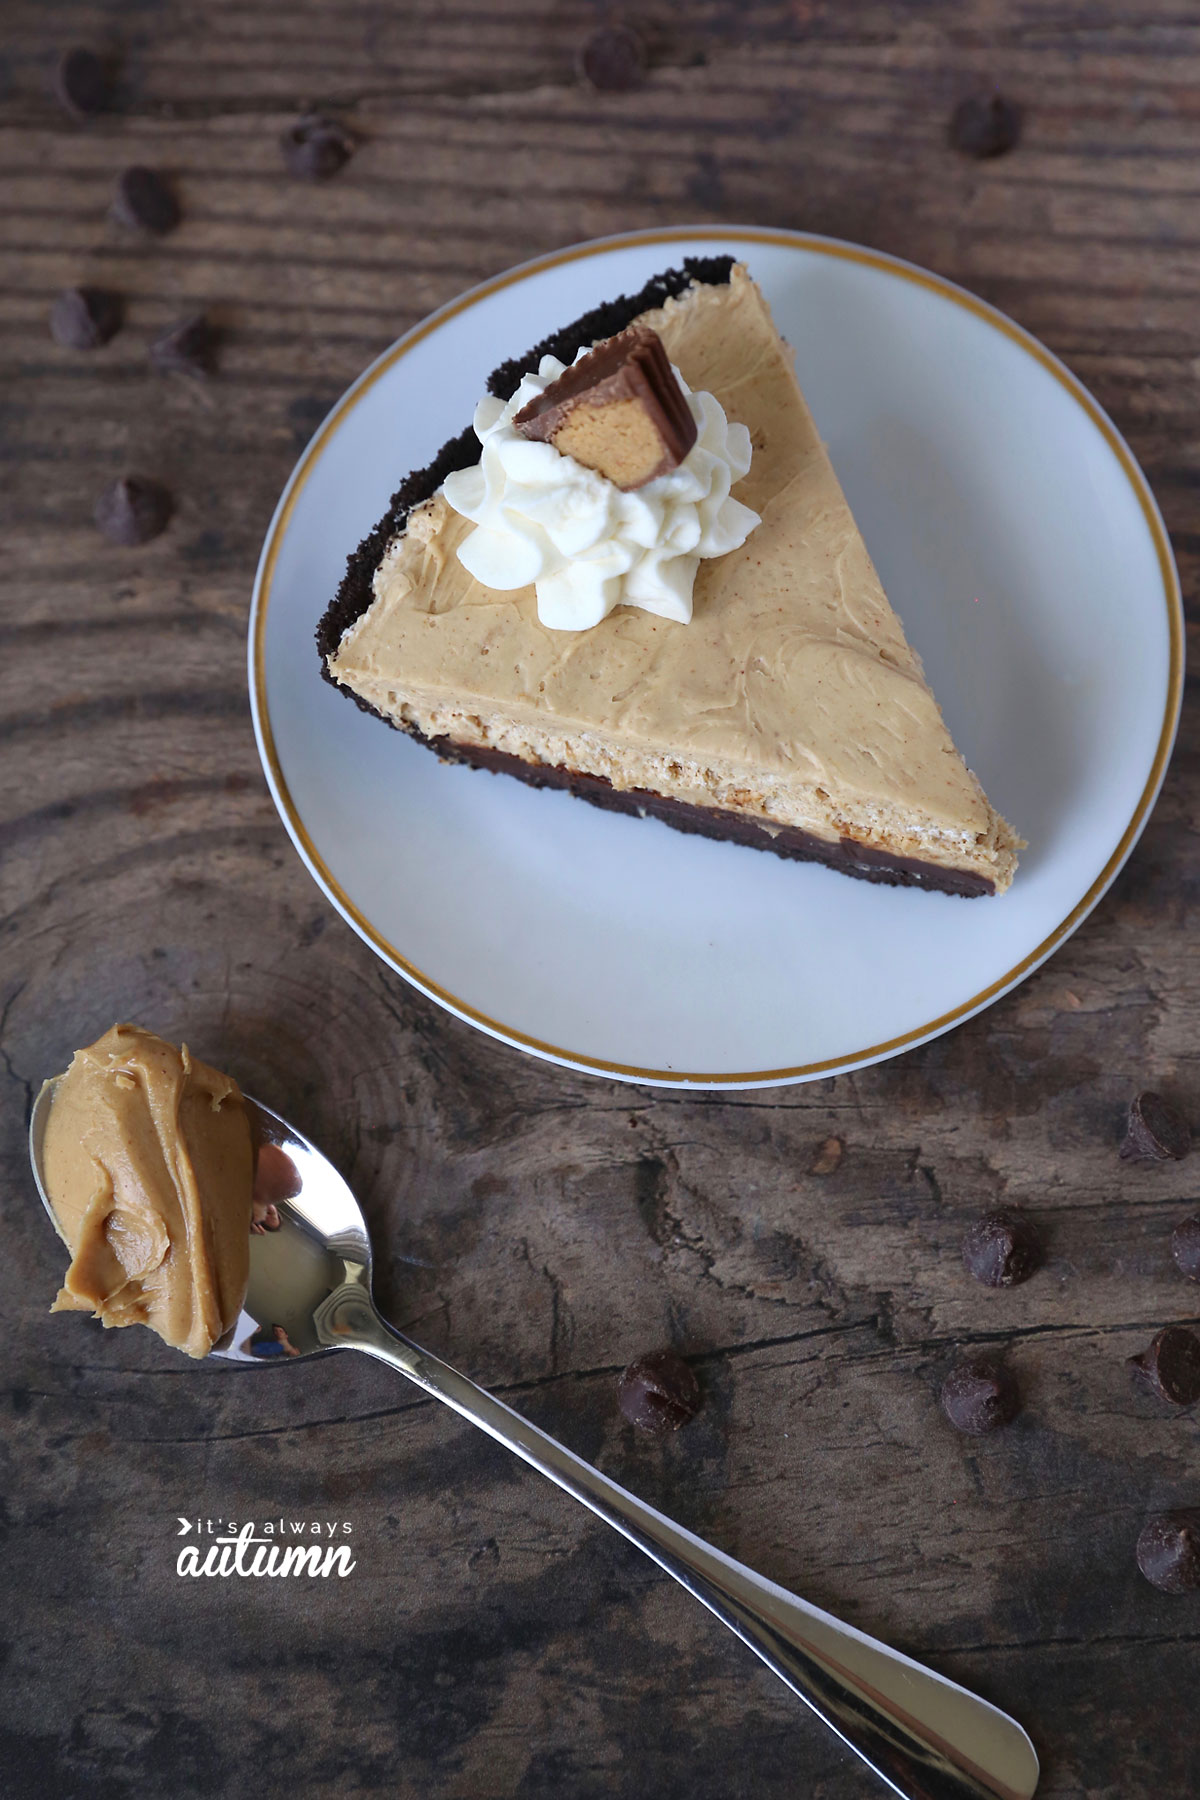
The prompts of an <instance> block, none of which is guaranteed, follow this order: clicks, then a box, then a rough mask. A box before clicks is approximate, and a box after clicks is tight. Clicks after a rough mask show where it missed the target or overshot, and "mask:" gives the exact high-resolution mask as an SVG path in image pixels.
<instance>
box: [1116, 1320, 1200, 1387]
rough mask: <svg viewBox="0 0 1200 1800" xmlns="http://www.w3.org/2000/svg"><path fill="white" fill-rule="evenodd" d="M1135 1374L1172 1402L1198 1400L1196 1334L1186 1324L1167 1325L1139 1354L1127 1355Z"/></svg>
mask: <svg viewBox="0 0 1200 1800" xmlns="http://www.w3.org/2000/svg"><path fill="white" fill-rule="evenodd" d="M1127 1366H1128V1367H1129V1368H1130V1369H1131V1370H1132V1371H1133V1374H1134V1376H1135V1378H1136V1379H1137V1380H1139V1381H1142V1382H1144V1383H1145V1385H1146V1386H1147V1387H1148V1388H1149V1389H1150V1391H1151V1393H1154V1394H1157V1395H1158V1397H1159V1399H1160V1400H1169V1401H1170V1402H1171V1405H1172V1406H1194V1405H1195V1403H1196V1401H1197V1400H1200V1337H1197V1336H1196V1334H1195V1332H1194V1331H1189V1330H1188V1328H1187V1326H1186V1325H1168V1326H1166V1327H1165V1328H1164V1329H1163V1330H1162V1331H1160V1332H1159V1334H1158V1336H1157V1337H1156V1338H1154V1339H1153V1340H1152V1341H1151V1344H1150V1348H1149V1349H1148V1350H1143V1351H1142V1353H1141V1355H1140V1356H1131V1357H1129V1358H1128V1363H1127Z"/></svg>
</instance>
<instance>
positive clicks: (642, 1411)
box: [617, 1350, 700, 1437]
mask: <svg viewBox="0 0 1200 1800" xmlns="http://www.w3.org/2000/svg"><path fill="white" fill-rule="evenodd" d="M617 1397H618V1399H619V1401H620V1406H621V1411H622V1412H623V1413H624V1415H625V1417H626V1418H627V1419H628V1420H629V1423H630V1424H631V1425H636V1426H637V1427H638V1428H639V1430H641V1431H650V1432H653V1433H654V1435H655V1436H656V1437H666V1435H667V1433H668V1432H671V1431H678V1430H679V1427H680V1426H681V1425H686V1424H687V1422H688V1420H689V1419H693V1418H695V1416H696V1414H697V1413H698V1412H699V1410H700V1384H699V1382H698V1381H697V1380H696V1377H695V1376H694V1375H693V1373H692V1371H691V1369H690V1368H689V1367H688V1365H687V1363H685V1362H684V1360H683V1358H682V1356H680V1355H679V1353H678V1351H676V1350H652V1351H651V1352H650V1354H649V1355H648V1356H639V1357H638V1359H637V1361H636V1362H631V1363H630V1365H629V1367H628V1368H627V1369H626V1370H625V1371H624V1373H623V1374H622V1376H621V1379H620V1381H619V1382H618V1384H617Z"/></svg>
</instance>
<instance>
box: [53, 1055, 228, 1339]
mask: <svg viewBox="0 0 1200 1800" xmlns="http://www.w3.org/2000/svg"><path fill="white" fill-rule="evenodd" d="M42 1168H43V1176H44V1180H45V1183H46V1189H47V1195H48V1198H49V1201H50V1205H51V1207H52V1209H53V1212H54V1216H55V1219H56V1220H57V1222H58V1227H59V1231H60V1232H61V1234H62V1236H63V1237H64V1239H65V1240H66V1242H67V1245H68V1247H69V1249H70V1251H71V1264H70V1267H69V1268H68V1270H67V1273H66V1277H65V1279H64V1282H63V1286H62V1288H61V1289H60V1291H59V1294H58V1298H57V1299H56V1300H55V1302H54V1305H53V1306H52V1308H51V1311H52V1312H90V1313H93V1314H94V1315H95V1317H96V1318H98V1319H99V1320H100V1321H101V1323H102V1324H104V1325H149V1327H150V1329H151V1330H152V1331H156V1332H157V1333H158V1334H159V1336H160V1337H161V1338H162V1339H163V1340H164V1342H166V1343H168V1344H171V1345H173V1346H174V1347H175V1348H176V1349H179V1350H186V1352H187V1354H188V1355H189V1356H207V1354H208V1352H209V1351H210V1350H211V1349H212V1347H213V1345H214V1344H215V1343H216V1342H217V1340H218V1339H219V1338H220V1337H221V1336H222V1335H223V1334H224V1333H225V1332H226V1331H227V1330H228V1329H229V1328H230V1326H231V1325H233V1324H234V1322H235V1320H236V1319H237V1316H238V1313H239V1311H240V1309H241V1305H242V1300H243V1298H244V1297H245V1292H246V1282H247V1278H248V1275H249V1268H250V1260H249V1259H250V1216H251V1213H250V1206H251V1194H252V1190H253V1186H254V1146H253V1140H252V1136H251V1131H250V1121H249V1118H248V1116H247V1113H246V1106H245V1102H244V1101H243V1099H242V1095H241V1091H240V1089H239V1088H238V1085H237V1083H236V1082H235V1081H233V1080H232V1079H231V1078H230V1077H229V1076H228V1075H221V1074H219V1073H218V1071H217V1070H216V1069H211V1068H209V1066H208V1064H207V1063H202V1062H199V1061H197V1060H196V1059H195V1058H194V1057H192V1056H191V1055H190V1054H189V1052H188V1049H187V1047H186V1045H185V1046H184V1047H183V1048H182V1049H178V1050H177V1049H176V1048H175V1047H174V1045H173V1044H168V1043H166V1042H165V1041H164V1040H163V1039H162V1038H160V1037H156V1036H155V1035H154V1033H153V1032H150V1031H143V1030H142V1029H141V1028H140V1027H138V1026H136V1025H114V1026H113V1027H112V1029H111V1031H107V1032H105V1034H104V1036H103V1037H102V1038H99V1039H97V1041H96V1042H95V1043H94V1044H91V1045H89V1046H88V1048H87V1049H85V1050H78V1051H76V1053H75V1055H74V1057H73V1058H72V1060H71V1066H70V1068H69V1069H68V1070H67V1072H66V1074H65V1075H63V1076H62V1077H61V1078H60V1079H59V1082H58V1085H57V1088H56V1090H55V1094H54V1100H53V1103H52V1105H51V1107H50V1114H49V1118H48V1120H47V1123H46V1135H45V1141H44V1144H43V1151H42Z"/></svg>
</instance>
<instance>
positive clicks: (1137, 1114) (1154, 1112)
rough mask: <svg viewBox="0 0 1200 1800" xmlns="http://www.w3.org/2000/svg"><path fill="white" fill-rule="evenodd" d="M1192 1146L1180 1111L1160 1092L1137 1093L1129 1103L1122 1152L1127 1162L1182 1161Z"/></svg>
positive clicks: (1187, 1125) (1185, 1122)
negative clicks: (1169, 1103)
mask: <svg viewBox="0 0 1200 1800" xmlns="http://www.w3.org/2000/svg"><path fill="white" fill-rule="evenodd" d="M1191 1147H1192V1132H1191V1127H1190V1126H1189V1124H1188V1122H1187V1120H1186V1119H1185V1118H1184V1116H1183V1114H1182V1113H1181V1112H1179V1111H1177V1110H1176V1108H1175V1107H1173V1106H1169V1105H1168V1104H1167V1102H1166V1101H1165V1100H1164V1099H1163V1097H1162V1095H1161V1094H1150V1093H1146V1094H1137V1095H1135V1096H1134V1098H1133V1099H1132V1100H1131V1101H1130V1103H1129V1122H1128V1124H1127V1125H1126V1127H1125V1141H1124V1142H1123V1144H1122V1145H1121V1155H1122V1156H1123V1157H1124V1158H1125V1160H1126V1162H1131V1161H1133V1162H1166V1161H1167V1160H1168V1159H1171V1160H1173V1161H1175V1162H1182V1160H1183V1158H1184V1157H1185V1156H1186V1155H1187V1153H1188V1151H1189V1150H1190V1149H1191Z"/></svg>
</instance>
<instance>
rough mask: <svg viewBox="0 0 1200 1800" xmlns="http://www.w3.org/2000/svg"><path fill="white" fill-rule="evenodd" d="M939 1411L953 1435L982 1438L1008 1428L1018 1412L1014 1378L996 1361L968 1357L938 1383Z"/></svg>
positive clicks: (992, 1357)
mask: <svg viewBox="0 0 1200 1800" xmlns="http://www.w3.org/2000/svg"><path fill="white" fill-rule="evenodd" d="M941 1398H942V1411H943V1412H944V1413H945V1415H946V1417H947V1418H948V1419H949V1421H950V1423H951V1424H952V1425H953V1426H954V1428H955V1430H956V1431H963V1432H966V1433H967V1434H968V1436H970V1437H983V1436H984V1435H985V1434H986V1433H987V1432H989V1431H995V1430H996V1429H997V1427H998V1426H1001V1425H1010V1424H1011V1423H1012V1421H1013V1420H1014V1419H1015V1418H1016V1416H1017V1414H1018V1413H1019V1412H1020V1410H1021V1396H1020V1393H1019V1391H1018V1389H1017V1383H1016V1378H1015V1377H1014V1376H1013V1374H1012V1372H1011V1371H1010V1370H1009V1369H1007V1368H1006V1367H1005V1365H1004V1364H1003V1363H1002V1362H1001V1361H1000V1359H999V1357H995V1356H972V1357H968V1358H967V1359H966V1360H965V1361H963V1362H960V1363H958V1364H956V1365H955V1367H954V1368H953V1369H951V1371H950V1373H949V1375H947V1377H946V1379H945V1381H944V1382H943V1383H942V1396H941Z"/></svg>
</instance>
